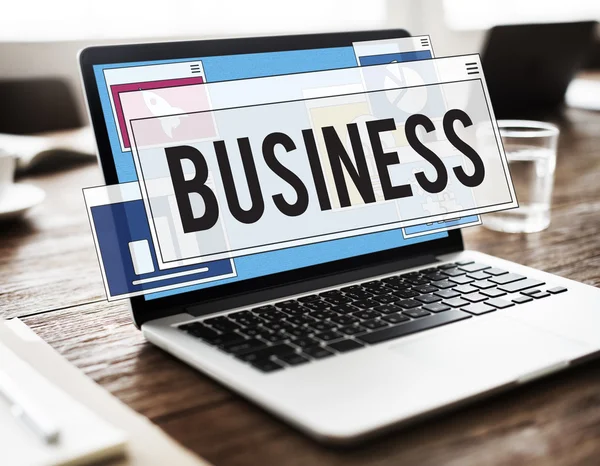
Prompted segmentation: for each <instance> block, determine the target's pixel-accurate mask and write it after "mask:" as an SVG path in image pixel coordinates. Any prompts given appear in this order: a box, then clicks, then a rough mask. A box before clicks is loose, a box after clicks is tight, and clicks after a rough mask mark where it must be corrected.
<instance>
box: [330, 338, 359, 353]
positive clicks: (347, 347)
mask: <svg viewBox="0 0 600 466" xmlns="http://www.w3.org/2000/svg"><path fill="white" fill-rule="evenodd" d="M364 346H365V345H363V344H362V343H359V342H357V341H354V340H342V341H336V342H335V343H331V344H329V345H327V347H328V348H333V349H334V350H336V351H338V352H340V353H346V352H348V351H352V350H355V349H358V348H364Z"/></svg>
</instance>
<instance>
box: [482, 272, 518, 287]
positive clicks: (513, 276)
mask: <svg viewBox="0 0 600 466" xmlns="http://www.w3.org/2000/svg"><path fill="white" fill-rule="evenodd" d="M525 278H527V277H525V276H523V275H519V274H518V273H507V274H504V275H499V276H497V277H490V278H488V280H489V281H491V282H493V283H496V284H498V285H504V284H506V283H512V282H516V281H518V280H523V279H525Z"/></svg>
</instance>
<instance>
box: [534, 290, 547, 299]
mask: <svg viewBox="0 0 600 466" xmlns="http://www.w3.org/2000/svg"><path fill="white" fill-rule="evenodd" d="M548 296H550V293H548V292H547V291H542V292H541V293H538V294H534V295H533V297H534V298H535V299H541V298H547V297H548Z"/></svg>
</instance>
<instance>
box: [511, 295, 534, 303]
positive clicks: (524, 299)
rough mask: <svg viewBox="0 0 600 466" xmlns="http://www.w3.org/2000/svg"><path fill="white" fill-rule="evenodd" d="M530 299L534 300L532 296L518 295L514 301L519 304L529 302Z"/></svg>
mask: <svg viewBox="0 0 600 466" xmlns="http://www.w3.org/2000/svg"><path fill="white" fill-rule="evenodd" d="M529 301H533V298H532V297H531V296H517V297H516V298H513V299H512V302H513V303H517V304H523V303H528V302H529Z"/></svg>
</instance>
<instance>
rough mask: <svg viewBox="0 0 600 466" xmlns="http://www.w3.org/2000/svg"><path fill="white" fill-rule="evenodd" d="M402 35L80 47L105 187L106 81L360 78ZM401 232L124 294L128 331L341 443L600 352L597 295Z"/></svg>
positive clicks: (123, 153) (447, 238)
mask: <svg viewBox="0 0 600 466" xmlns="http://www.w3.org/2000/svg"><path fill="white" fill-rule="evenodd" d="M404 37H408V33H407V32H406V31H404V30H398V29H396V30H380V31H370V32H369V31H366V32H365V31H363V32H348V33H333V34H315V35H299V36H280V37H253V38H244V39H226V40H207V41H191V42H187V41H184V42H172V43H156V44H138V45H122V46H106V47H92V48H88V49H85V50H84V51H83V52H82V53H81V55H80V63H81V71H82V77H83V82H84V86H85V93H86V96H87V101H88V105H89V112H90V116H91V120H92V123H93V127H94V131H95V135H96V139H97V144H98V151H99V158H100V164H101V167H102V170H103V173H104V177H105V180H106V183H107V185H114V184H116V183H127V182H132V183H133V182H135V181H136V178H135V173H136V172H135V169H134V166H133V162H132V159H131V158H132V156H131V152H128V151H127V150H126V147H123V145H124V141H123V140H122V139H123V138H122V137H121V138H120V137H119V134H118V130H117V128H118V126H119V121H118V120H119V117H118V115H117V117H115V113H114V108H113V107H112V106H111V97H110V91H109V89H108V84H107V77H110V76H112V75H111V73H110V72H109V71H110V70H118V69H126V71H127V73H130V77H131V76H133V75H135V79H136V80H138V81H140V82H150V81H153V80H155V79H156V76H150V74H151V71H152V70H156V69H159V70H162V71H164V70H165V69H166V68H165V69H163V68H161V66H163V65H165V66H166V65H172V64H180V63H184V64H187V63H188V62H189V63H191V65H189V66H190V67H191V68H190V72H191V75H190V76H191V77H192V78H194V77H195V79H198V78H199V76H198V75H201V76H203V77H205V79H206V82H211V81H227V80H236V79H245V78H255V77H261V76H272V75H280V74H286V73H301V72H308V71H319V70H326V69H332V68H345V67H354V66H357V61H356V57H355V54H354V51H353V43H357V42H364V41H374V40H384V39H394V38H404ZM422 44H423V45H424V46H427V45H429V44H428V43H427V41H423V42H422ZM413 58H414V57H413ZM157 66H158V68H156V67H157ZM186 66H188V65H186ZM162 71H161V73H162ZM159 74H160V73H159ZM160 76H162V78H161V79H163V80H168V79H171V78H174V77H173V76H168V73H166V72H165V73H162V74H160ZM111 79H112V78H111ZM186 79H187V78H186ZM136 86H137V85H136ZM141 87H142V86H141V85H140V88H141ZM138 194H139V193H138ZM140 202H141V201H140ZM222 207H223V208H225V207H224V206H222ZM134 208H135V206H134V205H132V206H131V209H132V210H133V209H134ZM132 225H133V223H132ZM406 236H408V237H405V235H404V233H403V232H402V231H400V229H392V230H388V231H379V232H371V233H366V234H363V235H360V236H355V237H350V238H342V239H335V240H331V241H326V242H322V243H318V244H306V245H303V246H300V247H294V248H287V249H285V248H284V249H280V250H277V251H268V252H261V253H257V254H253V255H248V256H244V257H236V258H234V259H233V263H234V265H235V269H236V273H235V274H233V275H231V274H225V275H223V276H222V278H221V276H216V277H213V279H211V280H209V281H205V282H204V283H200V284H195V285H190V286H186V287H183V288H181V287H179V288H173V289H168V290H166V291H164V290H163V291H157V292H152V293H148V294H145V295H144V296H135V297H132V298H131V299H130V300H129V303H130V309H131V314H132V318H133V322H134V323H135V325H136V326H137V327H138V328H139V329H140V330H141V331H142V333H143V335H144V337H145V338H146V339H147V340H148V341H149V342H151V343H153V344H154V345H156V346H158V347H159V348H162V349H163V350H164V351H166V352H168V353H170V354H172V355H173V356H175V357H177V358H179V359H180V360H182V361H184V362H185V363H187V364H189V365H190V366H192V367H194V368H196V369H197V370H199V371H201V372H203V373H204V374H206V375H208V376H210V377H212V378H213V379H214V380H216V381H218V382H219V383H221V384H223V385H225V386H226V387H228V388H230V389H231V390H233V391H235V392H237V393H239V394H240V395H242V396H244V397H245V398H247V399H248V400H250V401H252V402H254V403H256V404H257V405H259V406H261V407H263V408H264V409H265V410H267V411H269V412H271V413H272V414H274V415H275V416H278V417H280V418H281V419H284V420H285V421H287V422H288V423H289V424H291V425H293V426H295V427H296V428H298V429H299V430H301V431H303V432H305V433H306V434H308V435H309V436H311V437H313V438H314V439H316V440H318V441H321V442H324V443H327V444H338V445H342V444H350V443H355V442H358V441H362V440H365V439H367V438H369V437H371V436H374V435H376V434H379V433H381V432H383V431H387V430H390V429H392V428H395V427H397V426H400V425H405V424H407V423H409V422H413V421H416V420H418V419H422V418H424V417H427V416H431V415H433V414H435V413H438V412H441V411H444V410H448V409H452V408H454V407H457V406H459V405H462V404H464V403H467V402H470V401H472V400H476V399H479V398H481V397H483V396H488V395H490V394H492V393H496V392H499V391H502V390H507V389H509V388H513V387H517V386H519V385H520V384H523V383H526V382H529V381H531V380H535V379H537V378H539V377H542V376H545V375H548V374H551V373H553V372H555V371H558V370H562V369H565V368H567V367H569V366H571V365H574V364H578V363H581V362H583V361H586V360H588V359H590V358H592V357H594V356H596V355H598V352H599V350H600V332H598V330H597V329H598V328H600V306H599V304H598V303H600V292H599V291H598V290H597V289H596V288H593V287H591V286H587V285H584V284H581V283H577V282H574V281H571V280H568V279H565V278H562V277H559V276H556V275H552V274H549V273H546V272H543V271H540V270H536V269H532V268H529V267H525V266H523V265H520V264H517V263H514V262H509V261H506V260H503V259H500V258H497V257H493V256H489V255H486V254H483V253H481V252H477V251H470V250H465V249H464V247H463V241H462V236H461V232H460V229H454V230H450V231H437V232H432V233H429V234H425V235H420V236H416V237H410V235H406ZM126 247H127V246H126V245H125V246H124V247H123V248H124V249H126ZM543 253H544V252H543V251H540V254H543ZM184 273H185V272H184ZM173 382H174V383H177V382H176V381H173Z"/></svg>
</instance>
